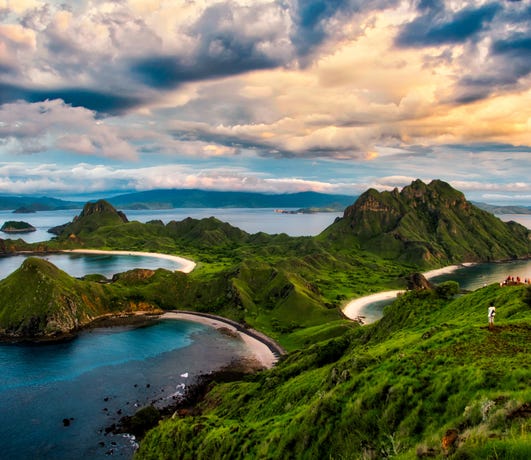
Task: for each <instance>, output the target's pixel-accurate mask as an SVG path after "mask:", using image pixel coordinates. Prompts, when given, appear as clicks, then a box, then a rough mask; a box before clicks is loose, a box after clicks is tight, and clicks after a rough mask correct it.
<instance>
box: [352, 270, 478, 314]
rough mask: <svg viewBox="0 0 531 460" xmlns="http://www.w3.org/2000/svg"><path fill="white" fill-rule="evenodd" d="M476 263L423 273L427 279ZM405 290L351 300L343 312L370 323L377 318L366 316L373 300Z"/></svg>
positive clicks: (376, 300) (392, 296)
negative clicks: (366, 309)
mask: <svg viewBox="0 0 531 460" xmlns="http://www.w3.org/2000/svg"><path fill="white" fill-rule="evenodd" d="M471 265H474V264H473V263H464V264H461V265H449V266H447V267H443V268H438V269H436V270H430V271H427V272H425V273H423V275H424V277H425V278H426V279H430V278H434V277H436V276H439V275H444V274H446V273H452V272H454V271H456V270H458V269H459V268H463V267H469V266H471ZM402 292H405V291H403V290H398V291H384V292H378V293H377V294H371V295H368V296H365V297H360V298H358V299H354V300H351V301H350V302H349V303H348V304H347V305H346V306H345V307H344V308H343V314H344V315H345V316H346V317H347V318H349V319H352V320H354V321H356V320H359V319H360V318H362V319H363V324H370V323H372V322H374V321H375V320H372V321H371V320H370V318H364V316H365V314H364V310H365V307H366V306H367V305H369V304H371V303H373V302H379V301H380V300H389V299H393V298H395V297H396V296H397V295H398V294H400V293H402Z"/></svg>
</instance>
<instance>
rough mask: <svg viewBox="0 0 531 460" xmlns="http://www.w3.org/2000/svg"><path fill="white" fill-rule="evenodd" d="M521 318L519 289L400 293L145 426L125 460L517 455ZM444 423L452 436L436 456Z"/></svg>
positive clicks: (526, 311)
mask: <svg viewBox="0 0 531 460" xmlns="http://www.w3.org/2000/svg"><path fill="white" fill-rule="evenodd" d="M439 292H442V291H439ZM491 301H494V302H495V304H496V305H497V307H498V308H497V309H498V316H497V319H496V323H497V324H496V327H495V330H494V331H489V330H488V328H487V327H486V323H487V321H486V312H487V307H488V305H489V302H491ZM530 324H531V290H530V288H529V287H527V288H525V287H523V286H517V287H504V288H500V287H499V286H497V285H493V286H489V287H486V288H483V289H481V290H478V291H476V292H474V293H472V294H468V295H466V296H461V297H459V298H455V299H454V298H451V299H447V296H446V295H443V296H440V295H439V294H438V293H437V292H436V291H427V290H426V291H418V292H412V293H410V294H407V295H404V296H403V297H402V298H400V299H399V300H398V301H396V302H395V303H394V304H393V305H391V306H389V307H388V308H387V310H386V314H385V316H384V320H382V321H380V322H378V323H376V324H374V325H372V326H367V327H363V328H355V329H350V330H347V331H346V332H345V333H344V334H343V335H342V336H341V337H338V338H335V339H332V340H328V341H322V342H319V343H316V344H314V345H311V346H309V347H308V348H307V349H304V350H300V351H298V352H293V353H290V354H289V355H288V356H286V357H285V358H284V359H283V360H281V362H280V363H279V364H278V365H277V366H276V367H275V368H273V369H271V370H269V371H266V372H262V373H260V374H258V375H255V376H252V377H248V378H246V379H245V380H244V381H238V382H233V383H224V384H218V385H215V386H214V387H213V388H212V389H211V390H210V392H209V393H208V394H207V396H206V398H205V400H204V401H203V402H202V403H201V404H200V405H199V407H196V409H195V412H193V415H191V413H190V412H188V413H184V415H181V416H177V415H176V416H174V417H172V418H171V419H170V420H166V421H164V422H161V423H160V424H159V425H158V427H157V428H155V429H153V430H152V431H151V432H149V433H148V435H147V437H146V438H145V439H144V440H143V441H142V442H141V445H140V450H139V451H138V453H137V455H136V456H135V458H137V459H155V458H157V459H160V458H172V459H192V458H194V459H207V458H231V459H239V458H241V459H243V458H245V459H255V458H256V459H279V458H293V459H316V458H348V459H369V458H374V459H376V458H391V457H393V458H398V459H411V458H423V457H437V458H443V457H446V456H447V455H449V458H455V459H457V458H459V459H464V458H467V459H468V458H470V459H472V458H504V459H522V460H523V459H527V458H529V453H530V452H531V450H530V448H531V445H530V443H529V428H530V425H529V415H530V402H531V387H530V386H529V378H530V371H529V352H530V351H531V350H530V344H531V326H530ZM447 430H456V433H457V435H458V438H457V440H456V441H455V444H454V445H452V446H451V447H450V448H449V449H448V451H445V450H443V449H442V447H441V440H442V439H443V437H444V435H445V433H446V432H447Z"/></svg>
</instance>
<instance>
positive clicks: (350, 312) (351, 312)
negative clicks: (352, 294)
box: [343, 290, 405, 324]
mask: <svg viewBox="0 0 531 460" xmlns="http://www.w3.org/2000/svg"><path fill="white" fill-rule="evenodd" d="M402 292H405V291H403V290H396V291H384V292H378V293H376V294H371V295H368V296H365V297H360V298H358V299H354V300H351V301H350V302H349V303H348V304H347V305H346V306H345V307H344V308H343V314H344V315H345V316H346V317H347V318H349V319H352V320H358V319H359V318H360V317H362V316H364V314H363V311H364V309H365V307H366V306H367V305H369V304H371V303H373V302H379V301H380V300H389V299H393V298H395V297H396V296H397V295H398V294H400V293H402ZM370 322H371V321H367V319H366V318H365V319H364V320H363V323H364V324H369V323H370Z"/></svg>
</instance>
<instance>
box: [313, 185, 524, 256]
mask: <svg viewBox="0 0 531 460" xmlns="http://www.w3.org/2000/svg"><path fill="white" fill-rule="evenodd" d="M320 238H322V239H329V240H332V241H334V242H336V244H343V243H345V242H347V243H351V242H352V241H354V242H355V243H356V244H359V246H360V247H361V248H362V249H366V250H368V251H371V252H374V253H376V254H379V255H381V256H382V257H385V258H388V259H395V260H402V261H405V262H411V263H414V264H421V265H425V266H429V265H433V264H442V265H445V264H452V263H456V262H477V261H492V260H501V259H511V258H518V257H529V255H530V254H531V240H530V232H529V230H528V229H526V228H525V227H523V226H522V225H519V224H517V223H514V222H509V223H505V222H503V221H501V220H500V219H498V218H497V217H495V216H493V215H492V214H490V213H488V212H486V211H483V210H481V209H479V208H477V207H476V206H474V205H472V204H471V203H470V202H468V201H467V200H466V199H465V197H464V195H463V194H462V193H461V192H459V191H457V190H455V189H453V188H452V187H451V186H450V185H448V184H447V183H445V182H442V181H439V180H434V181H432V182H431V183H430V184H428V185H426V184H425V183H423V182H422V181H420V180H416V181H415V182H413V183H412V184H411V185H409V186H407V187H404V188H403V189H402V190H401V191H398V190H397V189H395V190H393V191H391V192H378V191H376V190H374V189H371V190H368V191H366V192H365V193H363V194H362V195H361V196H360V197H359V198H358V200H357V201H356V202H355V203H354V204H353V205H352V206H349V207H348V208H347V209H345V212H344V215H343V218H342V219H339V220H338V221H336V222H335V223H334V224H333V225H331V226H330V227H329V228H328V229H326V230H325V231H324V232H323V233H322V235H321V236H320Z"/></svg>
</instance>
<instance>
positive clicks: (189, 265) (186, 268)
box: [61, 249, 196, 273]
mask: <svg viewBox="0 0 531 460" xmlns="http://www.w3.org/2000/svg"><path fill="white" fill-rule="evenodd" d="M61 252H75V253H77V254H111V255H113V254H115V255H122V256H142V257H156V258H159V259H166V260H173V261H174V262H177V263H179V264H181V265H182V268H179V269H178V271H180V272H183V273H190V272H191V271H192V270H193V269H194V268H195V266H196V263H195V262H194V261H192V260H189V259H185V258H184V257H179V256H172V255H170V254H161V253H159V252H141V251H105V250H101V249H64V250H62V251H61Z"/></svg>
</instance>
